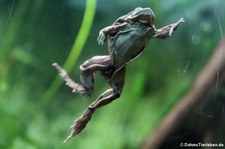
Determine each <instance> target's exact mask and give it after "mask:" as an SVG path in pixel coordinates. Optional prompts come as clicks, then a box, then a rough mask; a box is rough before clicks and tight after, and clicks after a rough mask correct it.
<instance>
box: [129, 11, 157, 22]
mask: <svg viewBox="0 0 225 149" xmlns="http://www.w3.org/2000/svg"><path fill="white" fill-rule="evenodd" d="M128 19H130V20H136V21H138V22H141V23H143V24H145V25H148V26H153V25H154V22H155V15H154V13H153V11H152V10H151V9H150V8H141V7H137V8H135V9H134V10H133V11H132V12H130V15H129V16H128Z"/></svg>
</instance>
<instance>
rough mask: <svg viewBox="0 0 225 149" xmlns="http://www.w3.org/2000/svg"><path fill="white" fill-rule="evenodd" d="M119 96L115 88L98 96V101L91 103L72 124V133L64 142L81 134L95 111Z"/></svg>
mask: <svg viewBox="0 0 225 149" xmlns="http://www.w3.org/2000/svg"><path fill="white" fill-rule="evenodd" d="M118 97H119V93H117V92H116V91H115V90H113V89H109V90H107V91H105V92H104V93H103V94H102V95H100V96H99V97H98V99H97V100H96V101H94V102H93V103H92V104H91V105H89V106H88V108H87V109H86V110H85V111H84V113H83V114H82V115H81V116H80V117H79V118H78V119H76V120H75V121H74V124H73V125H72V126H71V128H72V129H73V130H72V131H71V133H70V135H69V136H68V137H67V138H66V140H65V141H64V143H65V142H66V141H68V140H69V139H71V138H72V137H74V136H76V135H77V134H79V133H80V132H81V131H82V130H83V129H84V128H85V127H86V125H87V123H88V122H89V121H90V119H91V116H92V114H93V113H94V112H95V110H96V109H97V108H100V107H102V106H104V105H106V104H108V103H110V102H112V101H113V100H115V99H116V98H118Z"/></svg>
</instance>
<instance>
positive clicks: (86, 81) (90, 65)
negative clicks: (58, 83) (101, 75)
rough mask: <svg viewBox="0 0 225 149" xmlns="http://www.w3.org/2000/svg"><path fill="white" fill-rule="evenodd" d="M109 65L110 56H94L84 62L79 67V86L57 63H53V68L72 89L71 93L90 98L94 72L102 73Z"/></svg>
mask: <svg viewBox="0 0 225 149" xmlns="http://www.w3.org/2000/svg"><path fill="white" fill-rule="evenodd" d="M110 65H111V59H110V56H108V55H105V56H94V57H92V58H91V59H89V60H87V61H85V62H84V63H83V64H82V65H81V66H80V70H81V73H80V80H81V84H78V83H76V82H75V81H73V80H72V79H71V78H70V77H69V76H68V74H67V73H66V71H65V70H64V69H63V68H62V67H60V66H59V65H58V64H57V63H54V64H53V66H55V67H56V69H58V71H59V75H60V76H61V77H62V79H63V80H64V81H65V82H66V85H68V86H69V87H70V88H72V89H73V92H76V93H78V94H80V95H82V96H91V94H92V92H93V88H94V73H95V72H96V71H102V70H104V69H106V68H108V67H110Z"/></svg>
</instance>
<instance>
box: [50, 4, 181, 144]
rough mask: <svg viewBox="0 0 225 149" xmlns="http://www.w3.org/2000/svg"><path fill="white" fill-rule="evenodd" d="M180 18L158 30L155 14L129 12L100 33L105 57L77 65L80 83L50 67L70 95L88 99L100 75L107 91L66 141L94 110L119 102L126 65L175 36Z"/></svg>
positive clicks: (77, 122)
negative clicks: (151, 42) (154, 41)
mask: <svg viewBox="0 0 225 149" xmlns="http://www.w3.org/2000/svg"><path fill="white" fill-rule="evenodd" d="M183 22H185V20H184V19H183V18H181V19H179V20H178V21H177V22H176V23H173V24H169V25H166V26H164V27H161V28H159V29H157V28H156V27H155V25H154V24H155V14H154V12H153V11H152V9H151V8H149V7H146V8H142V7H137V8H135V9H134V10H132V11H131V12H129V13H127V14H126V15H123V16H121V17H119V18H118V19H116V20H115V22H113V24H112V25H110V26H107V27H105V28H103V29H101V30H100V31H99V36H98V38H97V42H98V44H99V45H103V44H104V43H106V42H107V45H108V55H100V56H99V55H97V56H93V57H92V58H90V59H88V60H86V61H85V62H84V63H83V64H81V65H80V83H77V82H75V81H74V80H73V79H71V78H70V77H69V75H68V74H67V72H66V70H64V69H63V68H62V67H61V66H60V65H59V64H58V63H53V64H52V65H53V66H54V67H55V68H56V69H57V70H58V72H59V75H60V76H61V78H62V79H63V80H64V81H65V82H66V85H68V86H69V87H70V88H71V89H72V92H75V93H77V94H79V95H81V96H87V97H90V96H91V95H92V93H93V90H94V81H95V74H96V73H98V74H99V75H101V76H102V77H103V78H104V79H105V80H106V81H107V83H108V84H109V86H110V88H109V89H108V90H106V91H105V92H103V93H102V94H101V95H100V96H99V97H98V98H97V99H96V100H95V101H94V102H93V103H91V104H90V105H89V106H88V107H87V108H86V110H85V111H84V113H83V114H82V115H81V116H80V117H79V118H78V119H76V120H74V123H73V125H72V126H71V128H72V131H71V133H70V135H69V136H68V137H67V138H66V140H65V141H64V142H66V141H68V140H69V139H71V138H72V137H74V136H76V135H77V134H79V133H80V132H81V131H82V130H83V129H84V128H85V127H86V125H87V123H88V122H89V121H90V119H91V117H92V115H93V113H94V112H95V110H96V109H98V108H100V107H103V106H105V105H107V104H109V103H111V102H112V101H114V100H115V99H118V98H119V97H120V96H121V94H122V90H123V87H124V83H125V73H126V65H127V64H128V63H129V62H130V61H132V60H134V59H136V58H138V57H139V56H140V55H141V54H142V53H143V51H144V49H145V47H146V45H147V44H148V42H149V40H150V39H152V38H159V39H166V38H167V37H170V36H172V35H173V34H174V32H175V31H176V30H177V28H178V27H179V25H180V24H181V23H183Z"/></svg>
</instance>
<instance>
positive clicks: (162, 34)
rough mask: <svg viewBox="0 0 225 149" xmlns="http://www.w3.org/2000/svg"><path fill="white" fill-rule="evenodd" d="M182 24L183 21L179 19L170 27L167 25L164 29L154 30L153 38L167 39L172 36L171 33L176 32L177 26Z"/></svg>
mask: <svg viewBox="0 0 225 149" xmlns="http://www.w3.org/2000/svg"><path fill="white" fill-rule="evenodd" d="M183 22H184V19H183V18H181V19H180V20H179V21H177V22H176V23H173V24H170V25H167V26H165V27H162V28H160V29H155V32H154V35H153V37H154V38H162V39H165V38H167V37H170V36H172V35H173V33H174V32H175V31H176V30H177V28H178V27H179V25H180V24H181V23H183Z"/></svg>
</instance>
